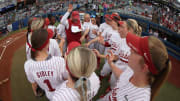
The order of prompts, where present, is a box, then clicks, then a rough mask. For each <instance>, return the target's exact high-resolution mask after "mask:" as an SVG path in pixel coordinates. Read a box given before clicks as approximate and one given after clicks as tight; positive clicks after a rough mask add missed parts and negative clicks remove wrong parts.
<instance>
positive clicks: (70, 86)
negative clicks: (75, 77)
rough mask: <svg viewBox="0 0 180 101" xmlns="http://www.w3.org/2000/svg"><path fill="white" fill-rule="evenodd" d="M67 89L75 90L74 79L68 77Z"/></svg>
mask: <svg viewBox="0 0 180 101" xmlns="http://www.w3.org/2000/svg"><path fill="white" fill-rule="evenodd" d="M66 85H67V87H69V88H73V89H74V82H73V81H72V79H71V78H70V77H69V76H68V82H67V83H66Z"/></svg>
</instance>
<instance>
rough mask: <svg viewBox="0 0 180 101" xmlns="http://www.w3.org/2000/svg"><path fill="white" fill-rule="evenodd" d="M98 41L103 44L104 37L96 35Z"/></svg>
mask: <svg viewBox="0 0 180 101" xmlns="http://www.w3.org/2000/svg"><path fill="white" fill-rule="evenodd" d="M98 42H99V43H101V44H103V45H104V44H105V42H104V38H103V37H102V36H99V37H98Z"/></svg>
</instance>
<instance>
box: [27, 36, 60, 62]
mask: <svg viewBox="0 0 180 101" xmlns="http://www.w3.org/2000/svg"><path fill="white" fill-rule="evenodd" d="M30 37H31V34H29V35H28V40H29V43H30V45H31V38H30ZM48 53H49V54H50V55H51V56H61V52H60V49H59V45H58V43H57V41H56V40H55V39H50V40H49V51H48ZM26 56H27V59H28V60H29V59H31V48H30V47H29V46H28V44H27V43H26Z"/></svg>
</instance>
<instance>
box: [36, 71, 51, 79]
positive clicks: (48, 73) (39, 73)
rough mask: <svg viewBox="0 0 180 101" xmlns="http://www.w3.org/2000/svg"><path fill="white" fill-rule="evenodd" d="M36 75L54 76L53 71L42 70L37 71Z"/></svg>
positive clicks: (39, 76)
mask: <svg viewBox="0 0 180 101" xmlns="http://www.w3.org/2000/svg"><path fill="white" fill-rule="evenodd" d="M36 75H37V77H38V78H41V77H47V76H53V71H40V72H36Z"/></svg>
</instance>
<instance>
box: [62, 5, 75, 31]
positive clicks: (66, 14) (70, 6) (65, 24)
mask: <svg viewBox="0 0 180 101" xmlns="http://www.w3.org/2000/svg"><path fill="white" fill-rule="evenodd" d="M72 10H73V6H72V4H70V5H69V8H68V10H67V12H66V13H65V14H64V16H63V17H62V19H61V23H62V24H63V25H64V26H66V28H67V29H68V28H69V23H68V20H67V19H68V16H69V15H70V13H71V11H72Z"/></svg>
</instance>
